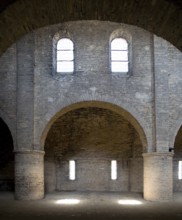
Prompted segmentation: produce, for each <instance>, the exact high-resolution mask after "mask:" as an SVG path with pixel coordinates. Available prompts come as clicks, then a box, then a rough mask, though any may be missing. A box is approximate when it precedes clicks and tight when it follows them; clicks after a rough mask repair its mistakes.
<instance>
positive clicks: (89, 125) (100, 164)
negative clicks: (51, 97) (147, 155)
mask: <svg viewBox="0 0 182 220" xmlns="http://www.w3.org/2000/svg"><path fill="white" fill-rule="evenodd" d="M44 136H46V137H44ZM44 138H45V140H43V141H44V142H45V144H44V145H45V147H44V149H45V169H44V170H45V190H46V192H50V191H54V190H57V191H62V190H63V191H65V190H66V191H67V190H68V191H70V190H76V191H88V190H89V191H132V192H142V191H143V157H142V154H143V152H146V145H147V142H146V137H145V133H144V131H143V129H142V127H141V126H140V124H139V123H138V122H137V120H136V119H135V118H134V117H133V116H132V115H131V114H130V113H128V112H127V111H126V110H124V109H122V108H120V107H118V106H115V105H113V104H110V103H104V102H97V101H92V102H82V103H76V104H73V105H71V106H68V107H67V108H64V109H62V110H61V111H60V112H59V113H57V114H56V116H54V117H53V119H52V120H51V122H50V123H49V125H48V127H47V130H46V132H45V134H43V139H44ZM113 159H114V160H116V161H117V164H118V178H117V181H113V180H112V179H111V178H110V169H111V167H110V163H111V161H112V160H113ZM70 160H76V167H77V168H76V170H77V172H76V173H77V174H76V181H70V179H69V177H68V170H69V161H70Z"/></svg>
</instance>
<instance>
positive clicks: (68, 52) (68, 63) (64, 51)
mask: <svg viewBox="0 0 182 220" xmlns="http://www.w3.org/2000/svg"><path fill="white" fill-rule="evenodd" d="M73 50H74V47H73V42H72V41H71V40H70V39H68V38H62V39H60V40H59V41H58V43H57V72H62V73H69V72H73V71H74V53H73Z"/></svg>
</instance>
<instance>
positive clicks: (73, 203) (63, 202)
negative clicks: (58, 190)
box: [55, 199, 80, 205]
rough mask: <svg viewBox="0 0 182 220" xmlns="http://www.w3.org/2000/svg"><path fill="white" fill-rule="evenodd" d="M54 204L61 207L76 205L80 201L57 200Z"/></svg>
mask: <svg viewBox="0 0 182 220" xmlns="http://www.w3.org/2000/svg"><path fill="white" fill-rule="evenodd" d="M55 203H56V204H62V205H76V204H79V203H80V200H79V199H59V200H57V201H56V202H55Z"/></svg>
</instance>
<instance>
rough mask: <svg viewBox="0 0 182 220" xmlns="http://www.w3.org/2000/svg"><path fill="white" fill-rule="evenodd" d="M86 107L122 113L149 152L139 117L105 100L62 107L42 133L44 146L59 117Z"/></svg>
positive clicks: (41, 141) (41, 143)
mask: <svg viewBox="0 0 182 220" xmlns="http://www.w3.org/2000/svg"><path fill="white" fill-rule="evenodd" d="M85 107H98V108H104V109H108V110H111V111H113V112H115V113H117V114H119V115H121V116H122V117H124V118H126V119H127V120H128V121H129V122H130V123H131V124H132V126H133V127H134V128H135V129H136V131H137V132H138V134H139V136H140V139H141V142H142V145H143V148H144V150H143V151H144V152H147V147H148V141H147V137H146V134H145V131H144V129H143V128H142V126H141V124H140V123H139V122H138V121H137V119H136V118H134V117H133V116H132V115H131V113H129V112H128V111H127V110H125V109H123V108H121V107H120V106H118V105H116V104H111V103H108V102H103V101H82V102H77V103H74V104H70V105H68V106H66V107H64V108H62V109H61V110H60V111H59V112H57V113H56V114H55V115H54V116H53V117H52V118H51V119H50V121H49V122H48V123H47V125H46V127H45V129H44V131H43V133H42V136H41V140H40V145H41V146H42V147H43V148H44V145H45V140H46V137H47V134H48V132H49V130H50V128H51V126H52V125H53V124H54V122H55V121H56V120H57V119H58V118H60V117H61V116H62V115H64V114H66V113H67V112H69V111H71V110H76V109H79V108H85Z"/></svg>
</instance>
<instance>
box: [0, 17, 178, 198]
mask: <svg viewBox="0 0 182 220" xmlns="http://www.w3.org/2000/svg"><path fill="white" fill-rule="evenodd" d="M118 33H119V34H120V35H118ZM114 36H117V37H119V36H121V37H125V36H127V38H128V39H129V52H130V55H129V62H130V63H129V66H130V70H129V73H128V74H114V73H111V71H110V41H111V39H112V38H113V37H114ZM59 37H69V38H71V39H72V41H73V43H74V63H75V71H74V73H71V74H70V73H69V74H61V73H56V72H55V62H56V60H55V58H56V56H55V51H54V48H55V46H56V44H55V43H56V40H57V39H58V38H59ZM181 59H182V54H181V53H180V52H179V51H178V50H177V49H176V48H175V47H174V46H172V45H171V44H170V43H168V42H167V41H165V40H163V39H161V38H159V37H157V36H155V35H153V34H151V33H149V32H146V31H145V30H142V29H140V28H138V27H135V26H130V25H126V24H120V23H114V22H106V21H105V22H101V21H77V22H66V23H61V24H58V25H53V26H48V27H45V28H42V29H39V30H36V31H34V32H32V33H30V34H28V35H26V36H24V37H23V38H22V39H20V40H19V41H18V42H17V43H16V44H14V45H12V47H11V48H9V49H8V50H7V52H6V53H4V54H3V55H2V57H1V59H0V64H1V67H0V74H1V73H2V74H1V75H2V77H1V78H0V91H1V93H0V103H1V106H0V117H1V118H2V119H3V120H4V121H5V123H6V124H7V125H8V127H9V129H10V131H11V134H12V136H13V140H14V149H15V151H18V152H25V151H26V150H28V151H29V150H32V151H33V152H35V153H34V154H33V153H32V154H31V153H30V154H27V153H22V154H16V157H17V158H18V157H21V158H20V159H19V160H16V163H15V171H16V172H15V180H16V181H15V183H16V187H15V191H16V198H18V199H31V198H32V199H36V198H41V197H43V176H42V171H43V162H40V161H39V159H38V157H39V156H38V155H39V153H37V154H36V151H44V150H45V155H46V157H45V176H46V181H45V184H46V190H47V191H52V190H55V189H58V190H70V189H72V190H103V189H105V190H113V191H116V190H120V191H136V192H141V191H144V195H145V198H146V199H148V200H152V201H155V200H157V201H163V200H168V199H170V198H171V197H172V191H173V185H174V190H175V191H181V190H182V187H181V181H180V180H178V179H177V172H178V166H177V160H180V158H182V156H181V153H180V152H181V147H180V144H181V139H180V138H179V137H180V135H179V134H178V135H177V132H178V130H179V129H180V127H181V124H182V110H181V108H182V106H181V103H182V95H181V94H182V93H181V88H182V80H181V70H182V63H181ZM94 102H95V106H94ZM85 103H86V104H85ZM96 103H97V104H96ZM98 103H99V104H98ZM107 103H108V104H107ZM77 104H78V106H77V107H76V108H72V106H74V105H77ZM79 105H80V107H79ZM89 105H90V106H89ZM98 105H99V106H98ZM107 105H108V107H107ZM109 106H111V108H110V107H109ZM117 109H121V111H119V110H117ZM95 122H96V123H95ZM98 125H99V126H100V127H99V129H98ZM89 129H91V130H89ZM92 129H93V130H92ZM91 131H92V132H91ZM90 132H91V134H92V135H88V134H89V133H90ZM176 135H177V138H176ZM175 139H176V142H175ZM97 141H98V142H97ZM98 143H102V144H101V145H100V144H98ZM116 145H117V147H116V148H115V146H116ZM75 146H77V150H75V149H74V147H75ZM173 147H174V148H176V150H175V151H174V153H175V154H174V158H175V159H174V169H173V174H172V155H173V154H172V153H171V154H170V153H169V148H173ZM44 148H45V149H44ZM81 149H82V150H81ZM83 149H84V151H83ZM99 149H100V151H99ZM131 151H132V153H131ZM83 152H84V153H83ZM154 152H155V153H156V154H154V155H152V156H151V153H154ZM142 153H148V156H146V155H145V157H144V158H145V160H144V163H143V159H142ZM166 154H167V156H166ZM168 154H169V155H168ZM20 155H21V156H20ZM35 155H36V156H35ZM55 155H56V156H55ZM31 157H32V158H33V161H34V162H36V161H39V162H40V163H39V162H37V167H36V169H37V173H35V175H34V174H32V173H31V172H30V173H26V170H27V172H29V171H30V170H31V166H32V167H33V168H35V167H34V165H32V163H31V162H30V161H31ZM113 157H114V159H117V160H118V172H120V173H121V179H119V181H118V182H115V183H113V182H111V180H110V172H102V169H103V170H109V169H110V160H111V158H113ZM22 158H24V159H22ZM26 158H27V165H26V166H25V169H24V168H23V167H24V162H25V161H26ZM41 158H43V156H42V155H41ZM58 158H59V160H58ZM71 158H72V159H75V160H77V165H78V167H80V169H78V173H77V175H80V177H82V180H83V179H84V178H85V175H86V170H87V171H88V170H89V172H90V173H91V170H94V169H96V168H97V167H100V168H101V169H100V170H98V172H97V173H95V175H96V176H101V177H102V178H100V179H99V178H98V180H96V181H95V182H94V181H93V182H89V179H88V178H85V179H84V181H85V182H84V181H81V182H79V181H77V183H73V182H72V183H70V182H69V181H68V180H67V176H66V175H67V171H68V163H67V162H68V160H69V159H71ZM97 158H98V159H97ZM163 159H165V160H163ZM41 160H42V159H41ZM92 160H93V161H94V160H95V163H93V161H92ZM18 161H19V162H18ZM21 161H23V162H21ZM21 163H22V168H21ZM29 164H30V170H29V171H28V166H29ZM35 166H36V165H35ZM121 167H122V169H121V170H119V169H120V168H121ZM151 167H153V168H151ZM143 168H144V178H143V172H142V170H143ZM150 169H151V170H152V172H153V173H154V177H155V178H154V179H153V184H152V185H151V184H149V180H150V172H151V171H150ZM39 171H40V172H39ZM162 172H163V173H164V174H165V178H162V177H161V178H160V175H159V174H161V173H162ZM39 173H41V174H40V179H39V178H35V179H36V180H37V182H36V181H35V182H34V183H33V182H32V181H31V179H32V178H34V177H38V176H39ZM172 176H174V178H173V179H174V184H173V183H172V182H173V181H172ZM21 178H24V183H23V184H22V186H21V184H20V181H19V180H20V179H21ZM119 178H120V177H119ZM158 178H159V179H158ZM101 179H104V181H103V182H102V181H101ZM157 182H159V183H158V184H157ZM101 183H102V184H101ZM41 184H42V186H41ZM74 184H75V185H74ZM82 184H83V185H82ZM143 184H144V187H143ZM101 185H103V188H102V187H101ZM28 186H29V187H30V188H31V187H32V188H31V189H32V192H33V191H34V188H36V187H37V186H38V187H37V188H39V187H40V189H41V190H40V192H41V193H40V195H38V194H37V191H36V190H35V191H34V192H35V194H31V190H28ZM83 186H89V187H90V188H89V187H85V188H84V187H83ZM157 186H158V188H157V189H155V188H156V187H157ZM94 187H95V188H94ZM155 190H156V191H155ZM36 195H37V196H36Z"/></svg>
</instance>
